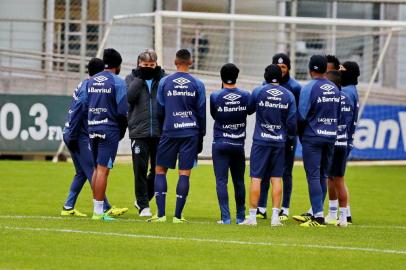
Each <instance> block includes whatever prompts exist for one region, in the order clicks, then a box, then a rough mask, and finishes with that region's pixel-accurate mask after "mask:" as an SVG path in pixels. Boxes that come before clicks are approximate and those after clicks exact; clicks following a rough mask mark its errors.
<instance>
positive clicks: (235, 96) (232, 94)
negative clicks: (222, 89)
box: [223, 93, 241, 101]
mask: <svg viewBox="0 0 406 270" xmlns="http://www.w3.org/2000/svg"><path fill="white" fill-rule="evenodd" d="M240 97H241V96H240V95H237V94H234V93H230V94H228V95H225V96H224V97H223V98H224V99H227V100H229V101H234V100H237V99H239V98H240Z"/></svg>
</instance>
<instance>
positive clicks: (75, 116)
mask: <svg viewBox="0 0 406 270" xmlns="http://www.w3.org/2000/svg"><path fill="white" fill-rule="evenodd" d="M86 91H87V80H85V81H83V82H81V83H80V84H79V85H78V87H77V88H76V90H75V91H74V92H73V95H72V102H71V105H70V107H69V111H68V117H67V122H66V124H65V126H66V127H67V128H66V129H65V138H66V139H68V140H76V139H77V138H78V135H79V131H80V127H81V125H82V117H83V115H84V114H86V113H87V110H86V97H87V95H86Z"/></svg>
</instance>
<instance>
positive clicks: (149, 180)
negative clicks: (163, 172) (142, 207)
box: [147, 138, 159, 200]
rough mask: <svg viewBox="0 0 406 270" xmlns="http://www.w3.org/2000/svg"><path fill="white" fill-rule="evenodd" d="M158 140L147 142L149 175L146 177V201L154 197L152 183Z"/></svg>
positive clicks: (153, 139)
mask: <svg viewBox="0 0 406 270" xmlns="http://www.w3.org/2000/svg"><path fill="white" fill-rule="evenodd" d="M158 144H159V138H151V139H150V140H149V150H150V151H149V162H150V167H149V173H148V176H147V186H148V200H152V198H153V197H154V183H155V167H156V154H157V150H158Z"/></svg>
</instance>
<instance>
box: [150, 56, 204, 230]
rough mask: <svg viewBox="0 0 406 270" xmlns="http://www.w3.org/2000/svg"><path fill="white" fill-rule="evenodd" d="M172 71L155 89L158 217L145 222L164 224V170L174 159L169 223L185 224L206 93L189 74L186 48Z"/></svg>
mask: <svg viewBox="0 0 406 270" xmlns="http://www.w3.org/2000/svg"><path fill="white" fill-rule="evenodd" d="M175 65H176V70H177V72H175V73H174V74H172V75H169V76H166V77H164V78H163V79H162V80H161V81H160V83H159V86H158V94H157V101H158V104H159V105H160V106H161V109H162V114H163V119H164V120H163V121H164V122H163V131H162V137H161V140H160V141H159V145H158V153H157V161H156V163H157V166H156V170H155V173H156V175H155V199H156V204H157V207H158V214H157V215H155V216H153V217H152V218H150V219H149V220H148V221H149V222H166V215H165V203H166V192H167V182H166V173H167V171H168V168H171V169H175V166H176V161H177V160H178V169H179V180H178V185H177V187H176V209H175V216H174V217H173V220H172V221H173V223H185V222H187V220H186V219H185V218H184V217H183V216H182V211H183V208H184V206H185V203H186V199H187V196H188V193H189V177H190V173H191V170H192V168H193V166H194V164H195V162H197V155H198V153H200V152H201V151H202V147H203V137H204V135H205V133H206V94H205V88H204V84H203V83H202V82H201V81H200V80H198V79H197V78H195V77H193V76H192V75H190V74H189V68H190V66H191V65H192V56H191V54H190V52H189V51H188V50H186V49H181V50H179V51H177V52H176V58H175Z"/></svg>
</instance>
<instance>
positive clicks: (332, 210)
mask: <svg viewBox="0 0 406 270" xmlns="http://www.w3.org/2000/svg"><path fill="white" fill-rule="evenodd" d="M333 164H334V162H333ZM333 166H334V165H333ZM327 187H328V199H329V200H328V214H327V216H326V223H328V220H336V219H337V213H338V197H337V196H338V195H337V190H336V186H335V184H334V179H333V178H331V177H329V178H328V180H327Z"/></svg>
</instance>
